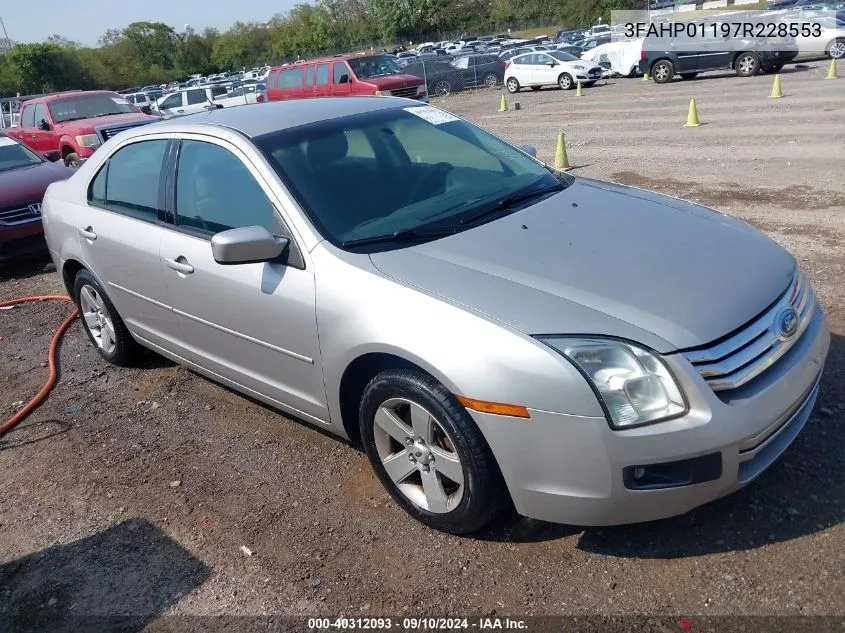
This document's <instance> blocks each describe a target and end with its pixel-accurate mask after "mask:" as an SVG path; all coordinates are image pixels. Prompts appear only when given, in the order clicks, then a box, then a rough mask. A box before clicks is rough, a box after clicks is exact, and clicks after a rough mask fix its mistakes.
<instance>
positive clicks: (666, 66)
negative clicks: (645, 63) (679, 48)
mask: <svg viewBox="0 0 845 633" xmlns="http://www.w3.org/2000/svg"><path fill="white" fill-rule="evenodd" d="M674 76H675V66H674V65H673V64H672V62H670V61H669V60H668V59H661V60H660V61H659V62H656V63H655V64H654V66H652V67H651V78H652V79H653V80H654V83H656V84H666V83H669V82H670V81H672V77H674Z"/></svg>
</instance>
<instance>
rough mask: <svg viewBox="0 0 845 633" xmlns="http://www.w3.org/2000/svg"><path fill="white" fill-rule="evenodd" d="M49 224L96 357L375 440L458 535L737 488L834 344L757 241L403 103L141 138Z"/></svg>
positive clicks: (385, 101)
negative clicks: (500, 523)
mask: <svg viewBox="0 0 845 633" xmlns="http://www.w3.org/2000/svg"><path fill="white" fill-rule="evenodd" d="M43 218H44V230H45V233H46V236H47V241H48V244H49V247H50V251H51V253H52V257H53V260H54V261H55V263H56V267H57V270H58V273H59V274H60V275H61V277H62V279H63V281H64V283H65V285H66V287H67V290H68V292H69V293H71V295H72V296H73V298H74V299H75V300H76V301H77V302H78V304H79V306H80V308H81V311H82V314H83V317H84V324H85V329H86V331H87V333H88V335H89V337H90V339H91V341H92V343H93V345H94V346H95V347H96V349H97V350H98V352H99V353H100V354H101V355H102V356H103V358H105V359H106V360H108V361H111V362H113V363H115V364H118V365H125V364H128V363H131V362H133V359H134V358H135V356H136V353H137V352H138V348H139V346H143V347H146V348H148V349H150V350H153V351H155V352H157V353H159V354H162V355H164V356H166V357H168V358H171V359H173V360H175V361H177V362H179V363H182V364H184V365H186V366H188V367H190V368H192V369H193V370H195V371H197V372H199V373H201V374H204V375H205V376H208V377H209V378H210V379H212V380H215V381H218V382H220V383H223V384H225V385H228V386H229V387H232V388H234V389H237V390H239V391H241V392H243V393H245V394H248V395H250V396H251V397H253V398H257V399H259V400H262V401H264V402H266V403H268V404H270V405H272V406H274V407H277V408H278V409H279V410H282V411H285V412H287V413H288V414H290V415H293V416H295V417H297V418H299V419H301V420H304V421H306V422H309V423H311V424H313V425H315V426H317V427H320V428H323V429H326V430H328V431H329V432H332V433H335V434H337V435H339V436H342V437H346V438H350V439H352V440H353V441H356V442H360V443H361V444H362V445H363V447H364V449H365V450H366V452H367V455H368V456H369V459H370V461H371V463H372V466H373V468H374V469H375V472H376V473H377V475H378V477H379V478H380V479H381V481H382V482H383V484H384V486H385V487H386V489H387V490H388V491H389V492H390V494H391V495H392V496H393V497H394V498H395V500H396V501H397V503H398V504H399V505H400V506H401V507H403V508H404V509H405V510H406V511H407V512H408V513H409V514H411V515H412V516H414V517H416V518H417V519H419V520H420V521H422V522H424V523H426V524H428V525H431V526H434V527H436V528H439V529H442V530H447V531H450V532H454V533H466V532H471V531H474V530H477V529H479V528H482V527H483V526H485V525H486V524H488V523H489V522H490V521H491V520H492V519H493V518H494V517H496V516H497V515H499V514H500V513H501V512H503V511H505V510H507V509H508V508H510V507H512V506H513V507H515V508H516V510H517V511H518V512H519V513H521V514H523V515H526V516H529V517H534V518H538V519H544V520H548V521H556V522H563V523H571V524H580V525H605V524H617V523H626V522H635V521H647V520H651V519H657V518H660V517H667V516H671V515H675V514H679V513H682V512H685V511H687V510H689V509H691V508H693V507H695V506H697V505H700V504H702V503H705V502H708V501H710V500H713V499H716V498H718V497H721V496H723V495H725V494H728V493H730V492H732V491H734V490H737V489H738V488H740V487H741V486H744V485H745V484H747V483H749V482H750V481H752V480H753V479H754V478H756V477H757V476H758V475H759V474H760V473H761V472H762V471H763V470H764V469H765V468H767V467H768V466H769V465H770V464H772V463H773V462H774V461H775V460H776V458H777V457H778V456H779V455H780V454H781V453H782V452H783V451H784V450H785V449H786V447H787V446H788V445H789V444H790V443H791V442H792V440H793V439H794V438H795V436H796V435H797V434H798V433H799V432H800V430H801V428H802V427H803V426H804V424H805V422H806V421H807V419H808V417H809V415H810V411H811V409H812V407H813V404H814V402H815V399H816V394H817V389H818V382H819V377H820V374H821V371H822V367H823V365H824V361H825V357H826V354H827V349H828V344H829V333H828V330H827V326H826V324H825V319H824V316H823V314H822V310H821V308H820V306H819V305H818V303H817V302H816V299H815V297H814V294H813V291H812V289H811V288H810V285H809V283H808V281H807V278H806V276H805V275H804V274H803V273H802V272H801V271H800V270H799V269H798V267H797V265H796V262H795V260H794V259H793V258H792V256H790V255H789V253H787V252H786V251H785V250H783V249H782V248H781V247H779V246H778V245H777V244H775V243H774V242H773V241H771V240H769V239H768V238H766V237H765V236H763V235H762V234H761V233H759V232H758V231H756V230H755V229H753V228H751V227H750V226H748V225H746V224H744V223H742V222H740V221H737V220H734V219H732V218H730V217H727V216H725V215H722V214H720V213H717V212H714V211H712V210H710V209H707V208H704V207H701V206H698V205H695V204H691V203H687V202H683V201H680V200H677V199H674V198H668V197H665V196H660V195H656V194H652V193H649V192H646V191H642V190H639V189H634V188H630V187H623V186H619V185H613V184H609V183H605V182H600V181H596V180H590V179H587V178H580V177H579V178H576V177H572V176H570V175H567V174H564V173H561V172H558V171H556V170H554V169H552V168H549V167H548V166H546V165H544V164H543V163H541V162H540V161H538V160H537V159H535V158H534V157H533V155H532V152H531V151H530V150H527V149H526V150H522V149H518V148H516V147H513V146H511V145H509V144H507V143H505V142H504V141H502V140H500V139H498V138H496V137H494V136H492V135H490V134H488V133H487V132H485V131H483V130H481V129H479V128H477V127H475V126H473V125H472V124H470V123H468V122H466V121H464V120H462V119H460V118H458V117H456V116H454V115H452V114H450V113H448V112H445V111H443V110H439V109H437V108H433V107H431V106H427V105H423V104H420V103H419V102H416V101H407V100H402V99H395V98H383V97H360V98H359V97H349V98H336V99H310V100H307V101H285V102H279V103H270V104H264V105H260V106H259V105H255V106H245V107H241V108H231V109H226V110H217V111H213V112H209V113H202V114H197V115H193V116H187V117H183V118H180V119H175V120H172V121H169V122H161V123H155V124H153V125H149V126H143V127H141V128H137V129H134V130H130V131H127V132H124V133H122V134H120V135H118V136H116V137H114V138H113V139H111V140H109V141H108V142H107V143H106V144H104V145H103V146H102V148H100V149H99V150H98V151H97V152H96V153H95V154H94V156H93V157H92V158H91V159H90V160H88V161H87V162H86V163H85V164H84V165H83V166H82V167H81V168H80V169H79V170H78V171H77V172H76V173H75V174H74V175H73V176H72V177H71V178H70V179H69V180H68V181H66V182H64V183H58V184H54V185H51V186H50V188H49V190H48V192H47V194H46V197H45V200H44V207H43Z"/></svg>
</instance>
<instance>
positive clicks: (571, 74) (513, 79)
mask: <svg viewBox="0 0 845 633" xmlns="http://www.w3.org/2000/svg"><path fill="white" fill-rule="evenodd" d="M601 75H602V69H601V67H600V66H597V65H596V64H594V63H593V62H588V61H584V60H582V59H579V58H577V57H575V56H574V55H570V54H569V53H564V52H563V51H547V52H543V53H540V52H534V53H525V54H524V55H517V56H516V57H513V58H511V59H510V60H509V61H508V64H507V66H506V67H505V86H507V88H508V92H511V93H514V92H519V91H520V90H521V89H522V88H526V87H530V88H532V89H534V90H539V89H540V88H542V87H543V86H555V85H557V86H560V88H561V89H562V90H570V89H571V88H574V87H575V85H576V84H577V83H578V82H579V81H580V82H581V85H582V86H590V85H592V84H593V83H595V82H596V81H597V80H599V79H601Z"/></svg>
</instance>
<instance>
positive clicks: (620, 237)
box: [370, 178, 796, 352]
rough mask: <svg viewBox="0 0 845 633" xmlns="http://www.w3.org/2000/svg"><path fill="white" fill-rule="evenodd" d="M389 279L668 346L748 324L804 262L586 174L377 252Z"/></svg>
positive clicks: (560, 329) (525, 316)
mask: <svg viewBox="0 0 845 633" xmlns="http://www.w3.org/2000/svg"><path fill="white" fill-rule="evenodd" d="M370 259H371V260H372V262H373V264H374V265H375V266H376V268H378V269H379V270H380V271H381V272H382V273H384V274H385V275H387V276H390V277H393V278H395V279H397V280H400V281H402V282H404V283H406V284H408V285H411V286H414V287H417V288H419V289H421V290H424V291H426V292H428V293H430V294H432V295H436V296H439V297H442V298H444V299H447V300H450V301H453V302H455V303H458V304H461V305H464V306H466V307H468V308H470V309H473V310H475V311H478V312H481V313H483V314H486V315H488V316H490V317H492V318H495V319H497V320H499V321H502V322H504V323H506V324H507V325H509V326H510V327H513V328H515V329H518V330H521V331H523V332H525V333H528V334H602V335H611V336H618V337H622V338H627V339H631V340H636V341H639V342H640V343H643V344H645V345H649V346H650V347H653V348H654V349H656V350H657V351H660V352H670V351H673V350H675V349H683V348H688V347H694V346H697V345H703V344H705V343H709V342H711V341H713V340H715V339H718V338H720V337H722V336H724V335H726V334H728V333H730V332H732V331H733V330H735V329H737V328H739V327H740V326H742V325H744V324H745V323H747V322H748V321H750V320H751V319H753V318H754V317H755V316H757V315H758V314H759V313H760V312H762V311H763V310H765V309H766V308H767V307H768V306H769V305H770V304H771V303H772V302H773V301H775V299H777V297H778V296H779V295H780V294H781V293H782V292H783V291H784V290H785V289H786V287H787V285H788V284H789V282H790V280H791V279H792V276H793V274H794V270H795V265H796V264H795V260H794V259H793V258H792V256H791V255H790V254H789V253H787V252H786V251H785V250H784V249H782V248H781V247H780V246H778V245H777V244H776V243H775V242H773V241H772V240H770V239H769V238H767V237H766V236H764V235H763V234H762V233H760V232H759V231H757V230H756V229H754V228H752V227H751V226H749V225H747V224H745V223H744V222H741V221H738V220H735V219H733V218H730V217H728V216H725V215H723V214H720V213H718V212H715V211H712V210H710V209H707V208H705V207H702V206H699V205H696V204H692V203H689V202H684V201H682V200H678V199H676V198H671V197H667V196H662V195H659V194H654V193H650V192H647V191H643V190H641V189H635V188H632V187H625V186H622V185H613V184H609V183H604V182H600V181H594V180H589V179H584V178H577V179H576V180H575V182H574V184H572V185H570V186H569V187H568V188H567V189H565V190H564V191H562V192H560V193H558V194H555V195H554V196H551V197H549V198H546V199H544V200H543V201H541V202H539V203H537V204H534V205H532V206H530V207H527V208H524V209H521V210H519V211H517V212H515V213H512V214H510V215H508V216H505V217H503V218H500V219H498V220H495V221H493V222H489V223H487V224H484V225H482V226H479V227H477V228H474V229H470V230H467V231H464V232H461V233H458V234H456V235H453V236H449V237H446V238H443V239H439V240H436V241H433V242H428V243H425V244H420V245H417V246H413V247H410V248H404V249H398V250H392V251H385V252H380V253H373V254H371V255H370Z"/></svg>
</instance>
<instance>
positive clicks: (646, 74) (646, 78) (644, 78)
mask: <svg viewBox="0 0 845 633" xmlns="http://www.w3.org/2000/svg"><path fill="white" fill-rule="evenodd" d="M643 81H648V73H643Z"/></svg>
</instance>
